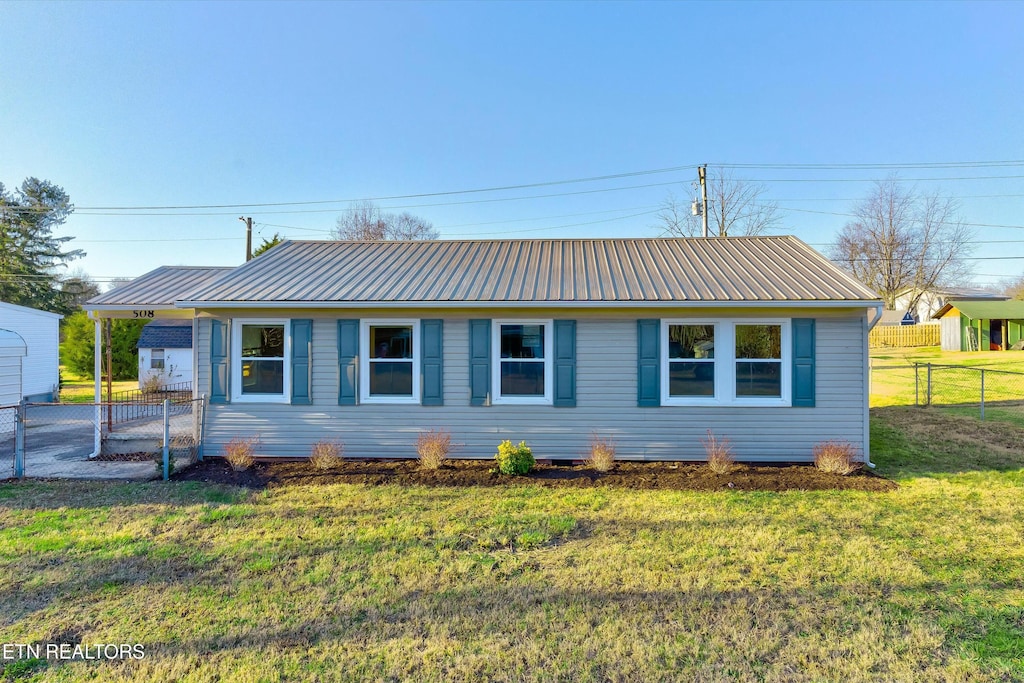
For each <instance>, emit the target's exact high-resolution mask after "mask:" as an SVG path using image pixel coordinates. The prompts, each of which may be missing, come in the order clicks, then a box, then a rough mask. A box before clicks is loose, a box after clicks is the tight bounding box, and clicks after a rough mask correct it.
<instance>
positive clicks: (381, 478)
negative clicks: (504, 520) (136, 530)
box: [171, 458, 897, 491]
mask: <svg viewBox="0 0 1024 683" xmlns="http://www.w3.org/2000/svg"><path fill="white" fill-rule="evenodd" d="M171 478H172V479H174V480H176V481H202V482H209V483H217V484H229V485H234V486H244V487H247V488H254V489H262V488H268V487H269V488H274V487H278V486H296V485H321V484H364V485H369V486H381V485H388V484H393V485H399V486H509V485H513V486H516V485H523V484H529V485H534V486H548V487H593V486H615V487H619V488H627V489H675V490H684V491H685V490H692V491H721V490H735V491H794V490H796V491H828V490H859V491H893V490H895V489H896V488H897V486H896V484H895V483H894V482H892V481H889V480H888V479H885V478H883V477H880V476H878V475H875V474H873V473H871V472H858V473H856V474H853V475H849V476H845V477H844V476H839V475H836V474H828V473H825V472H821V471H819V470H817V469H815V467H814V466H813V465H810V464H807V465H781V466H765V465H756V466H754V465H742V466H739V467H738V468H737V469H736V470H734V471H732V472H730V473H728V474H715V473H714V472H712V471H711V470H710V469H709V468H708V467H707V466H706V465H704V464H703V463H665V462H657V463H654V462H628V461H621V460H620V461H618V462H617V463H616V464H615V469H614V470H613V471H610V472H595V471H594V470H593V469H591V468H589V467H587V466H586V465H568V464H566V465H537V466H536V467H535V468H534V469H533V470H532V471H531V472H530V473H529V474H527V475H523V476H519V477H515V478H509V477H506V476H502V475H501V474H499V473H498V472H497V471H496V470H495V467H494V461H492V460H449V461H447V462H446V463H445V464H444V465H443V466H441V467H440V468H438V469H436V470H424V469H422V468H420V466H419V462H418V461H417V460H415V459H410V460H345V461H344V462H342V463H341V464H340V465H339V466H338V467H337V468H335V469H332V470H329V471H319V470H317V469H315V468H314V467H313V466H312V465H310V464H309V463H308V462H304V461H291V462H288V461H277V462H268V461H263V462H256V464H254V465H253V466H252V467H251V468H250V469H248V470H245V471H242V472H238V471H234V470H232V469H231V466H230V465H228V463H227V462H225V461H224V460H223V459H220V458H216V459H210V460H206V461H204V462H201V463H196V464H194V465H192V466H190V467H188V468H186V469H184V470H182V471H180V472H176V473H175V474H174V475H173V476H172V477H171Z"/></svg>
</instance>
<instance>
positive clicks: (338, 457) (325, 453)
mask: <svg viewBox="0 0 1024 683" xmlns="http://www.w3.org/2000/svg"><path fill="white" fill-rule="evenodd" d="M344 453H345V446H344V444H341V443H339V442H337V441H317V442H316V443H315V444H313V449H312V450H311V451H310V453H309V464H310V465H312V466H313V467H315V468H316V469H318V470H324V471H326V470H333V469H334V468H336V467H338V466H340V465H341V463H342V462H343V461H344V460H345V456H344Z"/></svg>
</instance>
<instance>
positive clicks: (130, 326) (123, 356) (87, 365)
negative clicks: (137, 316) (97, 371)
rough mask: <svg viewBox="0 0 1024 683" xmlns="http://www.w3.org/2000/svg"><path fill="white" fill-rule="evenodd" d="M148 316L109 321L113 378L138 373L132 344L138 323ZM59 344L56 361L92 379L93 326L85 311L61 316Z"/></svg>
mask: <svg viewBox="0 0 1024 683" xmlns="http://www.w3.org/2000/svg"><path fill="white" fill-rule="evenodd" d="M147 322H149V321H148V320H134V319H132V320H125V319H117V320H114V321H113V324H112V325H111V331H110V339H111V347H110V348H111V360H113V365H114V379H115V380H125V379H137V378H138V376H139V350H138V349H137V348H135V345H136V344H137V343H138V341H139V335H140V334H142V327H143V326H144V325H145V324H146V323H147ZM61 336H62V337H63V339H64V341H63V342H61V345H60V362H61V363H62V364H63V365H66V366H67V367H68V369H70V370H71V371H72V372H74V373H75V374H77V375H81V376H83V377H88V378H89V379H92V373H93V355H92V354H93V349H92V347H93V342H94V341H95V327H94V323H93V321H92V320H90V319H89V316H88V314H86V312H85V311H78V312H77V313H72V314H71V315H69V316H68V317H67V318H65V319H64V325H63V329H62V330H61ZM103 362H104V363H106V359H105V358H104V360H103Z"/></svg>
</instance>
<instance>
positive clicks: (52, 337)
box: [0, 302, 64, 404]
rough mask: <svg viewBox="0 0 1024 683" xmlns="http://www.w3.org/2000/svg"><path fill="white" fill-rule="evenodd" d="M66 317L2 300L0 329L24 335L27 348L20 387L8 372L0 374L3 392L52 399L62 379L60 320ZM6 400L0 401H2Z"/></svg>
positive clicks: (22, 396)
mask: <svg viewBox="0 0 1024 683" xmlns="http://www.w3.org/2000/svg"><path fill="white" fill-rule="evenodd" d="M63 317H64V316H62V315H58V314H56V313H49V312H47V311H38V310H36V309H34V308H26V307H25V306H15V305H14V304H8V303H4V302H0V330H6V331H8V332H11V333H14V334H15V335H17V336H18V337H20V338H21V342H22V344H24V347H25V349H26V353H25V355H24V357H22V358H21V359H20V361H21V386H20V387H16V386H15V380H14V379H13V375H12V374H10V372H9V371H4V372H2V373H0V395H3V397H4V399H5V400H6V399H7V398H9V396H14V397H15V400H14V402H15V403H17V402H18V400H19V399H21V398H27V399H29V400H31V401H40V402H47V401H52V400H54V398H55V397H56V395H57V388H58V383H59V382H60V349H59V344H60V320H61V318H63ZM4 402H5V401H0V404H2V403H4Z"/></svg>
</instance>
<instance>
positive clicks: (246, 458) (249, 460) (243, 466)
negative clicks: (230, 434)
mask: <svg viewBox="0 0 1024 683" xmlns="http://www.w3.org/2000/svg"><path fill="white" fill-rule="evenodd" d="M255 446H256V439H242V438H239V437H237V436H236V437H235V438H234V439H231V441H228V445H227V446H224V459H225V460H227V461H228V464H230V465H231V469H233V470H235V471H236V472H241V471H242V470H247V469H249V468H250V467H252V464H253V463H254V462H255V460H254V459H253V457H252V452H253V450H254V448H255Z"/></svg>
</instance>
